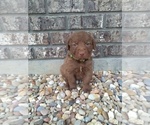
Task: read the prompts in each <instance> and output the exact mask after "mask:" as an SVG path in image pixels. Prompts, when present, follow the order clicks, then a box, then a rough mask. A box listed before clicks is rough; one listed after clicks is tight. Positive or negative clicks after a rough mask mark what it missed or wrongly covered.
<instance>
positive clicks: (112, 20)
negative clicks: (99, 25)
mask: <svg viewBox="0 0 150 125" xmlns="http://www.w3.org/2000/svg"><path fill="white" fill-rule="evenodd" d="M121 26H122V15H121V14H120V13H117V14H106V27H121Z"/></svg>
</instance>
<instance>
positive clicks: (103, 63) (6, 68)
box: [0, 58, 150, 74]
mask: <svg viewBox="0 0 150 125" xmlns="http://www.w3.org/2000/svg"><path fill="white" fill-rule="evenodd" d="M62 63H63V60H62V59H59V60H30V61H28V60H1V61H0V74H59V73H60V72H59V69H60V66H61V65H62ZM99 70H111V71H114V72H115V71H118V70H132V71H135V72H138V71H144V70H148V71H150V58H101V59H94V71H99Z"/></svg>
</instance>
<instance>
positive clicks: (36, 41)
mask: <svg viewBox="0 0 150 125" xmlns="http://www.w3.org/2000/svg"><path fill="white" fill-rule="evenodd" d="M49 42H50V40H49V36H48V33H29V34H28V44H29V45H48V44H49Z"/></svg>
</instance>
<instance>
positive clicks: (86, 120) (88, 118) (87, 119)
mask: <svg viewBox="0 0 150 125" xmlns="http://www.w3.org/2000/svg"><path fill="white" fill-rule="evenodd" d="M91 120H92V118H91V117H88V116H87V117H85V118H84V122H85V123H88V122H90V121H91Z"/></svg>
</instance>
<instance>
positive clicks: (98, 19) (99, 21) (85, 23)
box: [81, 14, 103, 29]
mask: <svg viewBox="0 0 150 125" xmlns="http://www.w3.org/2000/svg"><path fill="white" fill-rule="evenodd" d="M81 24H82V27H83V28H85V29H86V28H103V15H101V14H98V15H97V14H95V15H91V16H82V20H81Z"/></svg>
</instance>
